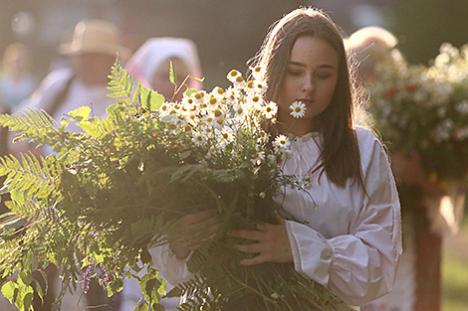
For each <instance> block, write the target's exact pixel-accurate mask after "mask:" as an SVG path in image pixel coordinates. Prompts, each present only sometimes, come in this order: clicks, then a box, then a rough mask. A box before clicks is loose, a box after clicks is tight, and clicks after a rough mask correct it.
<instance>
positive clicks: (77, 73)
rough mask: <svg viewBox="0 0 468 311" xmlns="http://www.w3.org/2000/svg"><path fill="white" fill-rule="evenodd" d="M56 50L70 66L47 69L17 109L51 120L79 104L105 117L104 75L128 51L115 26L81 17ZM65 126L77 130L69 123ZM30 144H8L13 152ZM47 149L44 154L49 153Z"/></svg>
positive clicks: (96, 114)
mask: <svg viewBox="0 0 468 311" xmlns="http://www.w3.org/2000/svg"><path fill="white" fill-rule="evenodd" d="M60 53H61V54H63V55H66V56H68V58H69V60H70V64H71V68H62V69H57V70H54V71H52V72H50V73H49V74H48V75H47V76H46V77H45V78H44V80H43V81H42V82H41V84H40V86H39V88H38V89H37V90H36V91H35V92H34V93H33V94H32V96H31V97H30V98H29V99H27V100H26V101H24V102H23V103H22V104H21V106H20V107H19V109H16V110H15V111H13V112H18V111H22V110H25V109H27V108H35V109H43V110H45V111H46V112H47V113H49V114H50V115H51V116H52V117H53V118H54V119H55V120H57V121H60V119H62V118H64V117H66V114H67V112H69V111H71V110H73V109H76V108H78V107H81V106H89V107H91V109H92V112H91V113H92V116H95V117H105V116H106V108H107V107H108V106H109V105H110V104H112V102H113V99H111V98H109V97H108V96H107V94H108V91H107V83H108V75H109V74H110V69H111V67H112V65H113V63H114V62H115V61H116V60H117V59H118V58H121V59H125V58H126V57H127V56H128V54H129V51H128V50H127V49H126V48H125V47H123V46H121V45H119V43H118V31H117V29H116V27H115V26H114V25H113V24H112V23H110V22H108V21H104V20H84V21H81V22H79V23H78V24H77V25H76V27H75V30H74V34H73V39H72V41H71V42H70V43H68V44H64V45H62V46H61V47H60ZM69 129H72V130H79V128H78V127H77V126H75V125H73V124H69ZM30 148H31V146H28V145H26V144H12V145H11V150H12V151H13V152H14V153H18V152H24V151H26V150H28V149H30ZM50 152H51V149H47V150H46V153H50Z"/></svg>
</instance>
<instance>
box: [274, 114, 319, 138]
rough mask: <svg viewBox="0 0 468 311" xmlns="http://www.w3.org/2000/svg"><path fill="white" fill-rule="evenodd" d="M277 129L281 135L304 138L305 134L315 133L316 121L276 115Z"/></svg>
mask: <svg viewBox="0 0 468 311" xmlns="http://www.w3.org/2000/svg"><path fill="white" fill-rule="evenodd" d="M277 129H278V131H279V132H280V133H282V134H292V135H294V136H298V137H300V136H304V135H305V134H307V133H310V132H314V131H317V126H316V121H315V120H313V119H309V118H307V119H306V118H300V119H296V118H294V117H292V116H291V115H289V114H287V115H284V114H282V113H281V112H279V113H278V126H277Z"/></svg>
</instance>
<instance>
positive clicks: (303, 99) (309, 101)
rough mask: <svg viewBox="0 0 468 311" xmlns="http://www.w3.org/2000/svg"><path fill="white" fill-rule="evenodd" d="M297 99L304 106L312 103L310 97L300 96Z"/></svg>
mask: <svg viewBox="0 0 468 311" xmlns="http://www.w3.org/2000/svg"><path fill="white" fill-rule="evenodd" d="M297 101H298V102H301V103H303V104H304V105H306V106H309V105H311V104H313V103H314V101H313V100H312V99H309V98H300V99H298V100H297Z"/></svg>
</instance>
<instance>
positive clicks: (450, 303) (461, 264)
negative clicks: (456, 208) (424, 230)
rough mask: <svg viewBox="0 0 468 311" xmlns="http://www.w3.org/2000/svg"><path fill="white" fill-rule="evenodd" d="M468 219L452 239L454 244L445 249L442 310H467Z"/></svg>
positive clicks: (466, 218)
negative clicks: (454, 240)
mask: <svg viewBox="0 0 468 311" xmlns="http://www.w3.org/2000/svg"><path fill="white" fill-rule="evenodd" d="M467 220H468V217H465V219H464V221H463V228H462V230H461V231H460V233H459V234H458V235H457V236H456V237H453V238H449V239H456V240H457V242H456V243H453V244H452V243H449V244H448V247H447V249H446V252H445V255H444V258H443V265H442V273H443V310H444V311H467V310H468V255H467V254H468V251H467V249H466V248H468V221H467Z"/></svg>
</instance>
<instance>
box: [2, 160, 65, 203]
mask: <svg viewBox="0 0 468 311" xmlns="http://www.w3.org/2000/svg"><path fill="white" fill-rule="evenodd" d="M61 173H62V166H61V164H60V162H59V161H57V160H56V158H55V157H53V156H49V157H47V158H44V157H42V156H41V157H36V156H34V155H32V154H30V153H26V154H21V157H20V160H18V159H17V158H16V157H14V156H13V155H7V156H4V157H2V158H0V176H6V180H5V184H6V185H8V190H9V192H10V193H12V192H26V193H28V195H33V196H34V197H35V198H37V199H43V198H47V197H48V196H49V195H51V194H52V193H53V192H55V195H57V194H58V187H59V185H60V176H61Z"/></svg>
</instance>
